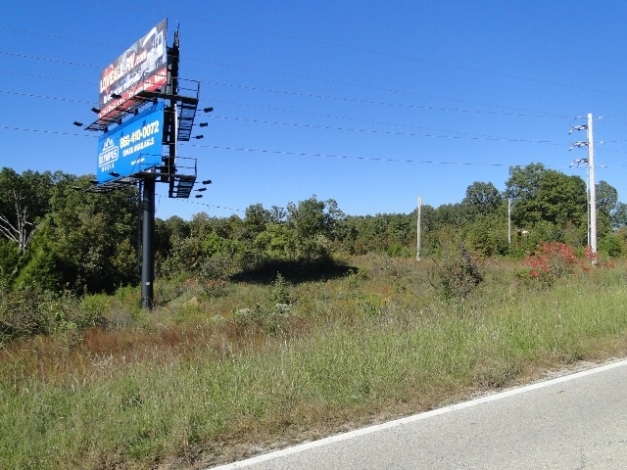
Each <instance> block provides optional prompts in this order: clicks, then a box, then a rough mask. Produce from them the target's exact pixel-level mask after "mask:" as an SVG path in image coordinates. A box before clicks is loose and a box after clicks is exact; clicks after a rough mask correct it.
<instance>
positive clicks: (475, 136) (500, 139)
mask: <svg viewBox="0 0 627 470" xmlns="http://www.w3.org/2000/svg"><path fill="white" fill-rule="evenodd" d="M0 93H5V94H11V95H16V96H23V97H28V98H38V99H51V100H59V101H69V102H76V103H86V104H91V103H92V102H91V101H86V100H78V99H73V98H63V97H58V96H50V95H38V94H34V93H24V92H17V91H9V90H2V89H0ZM211 118H212V119H221V120H232V121H239V122H252V123H261V124H270V125H281V126H290V127H302V128H308V129H322V130H337V131H343V132H358V133H370V134H385V135H392V136H407V137H427V138H440V139H453V140H480V141H492V142H522V143H534V144H544V145H554V146H564V145H565V144H563V143H559V142H553V141H548V140H528V139H518V138H511V137H496V136H487V135H482V134H469V133H460V134H462V135H458V136H455V135H436V134H418V133H410V132H398V131H384V130H378V129H355V128H347V127H333V126H322V125H315V124H303V123H289V122H279V121H269V120H262V119H250V118H240V117H227V116H216V115H212V116H211ZM413 127H414V128H418V129H425V130H435V131H439V132H453V133H455V132H456V131H445V130H441V129H431V128H424V127H420V126H413Z"/></svg>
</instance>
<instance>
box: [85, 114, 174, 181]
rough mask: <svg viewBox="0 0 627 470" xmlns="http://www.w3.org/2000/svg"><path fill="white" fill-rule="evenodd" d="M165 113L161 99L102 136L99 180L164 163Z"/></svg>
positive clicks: (127, 174) (99, 143)
mask: <svg viewBox="0 0 627 470" xmlns="http://www.w3.org/2000/svg"><path fill="white" fill-rule="evenodd" d="M163 114H164V104H163V103H158V104H157V105H155V106H153V107H151V108H150V109H148V110H146V111H144V112H142V113H140V114H138V115H137V116H135V117H133V118H132V119H129V120H128V121H126V122H124V123H123V124H120V125H119V126H118V127H116V128H115V129H113V130H112V131H110V132H107V133H106V134H104V135H103V136H102V137H101V138H100V139H99V140H98V170H97V175H96V177H97V180H98V183H100V184H101V183H106V182H108V181H111V180H113V179H115V178H120V177H127V176H133V175H136V174H138V173H141V172H144V171H147V170H149V169H151V168H153V167H155V166H157V165H160V164H161V144H162V142H163V120H164V118H163ZM113 175H115V176H113Z"/></svg>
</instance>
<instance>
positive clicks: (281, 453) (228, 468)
mask: <svg viewBox="0 0 627 470" xmlns="http://www.w3.org/2000/svg"><path fill="white" fill-rule="evenodd" d="M625 366H627V360H621V361H616V362H611V363H609V364H605V365H602V366H599V367H594V368H592V369H587V370H584V371H581V372H575V373H573V374H568V375H563V376H561V377H557V378H555V379H550V380H545V381H542V382H535V383H532V384H530V385H525V386H522V387H520V388H513V389H510V390H506V391H504V392H500V393H495V394H492V395H486V396H483V397H481V398H476V399H473V400H469V401H465V402H461V403H455V404H453V405H448V406H445V407H443V408H438V409H436V410H431V411H425V412H424V413H419V414H416V415H412V416H406V417H405V418H400V419H396V420H394V421H389V422H387V423H383V424H376V425H373V426H368V427H366V428H362V429H357V430H355V431H350V432H347V433H343V434H337V435H335V436H330V437H326V438H324V439H320V440H318V441H312V442H306V443H304V444H299V445H296V446H293V447H288V448H286V449H281V450H278V451H275V452H270V453H267V454H261V455H258V456H256V457H251V458H250V459H246V460H240V461H238V462H233V463H229V464H226V465H222V466H219V467H208V468H206V469H205V470H236V469H238V468H243V467H246V466H248V465H254V464H258V463H262V462H266V461H268V460H274V459H277V458H280V457H285V456H287V455H292V454H297V453H299V452H303V451H306V450H309V449H315V448H317V447H322V446H325V445H328V444H332V443H335V442H341V441H346V440H349V439H353V438H355V437H359V436H365V435H367V434H372V433H375V432H378V431H383V430H385V429H391V428H395V427H397V426H402V425H404V424H409V423H414V422H416V421H421V420H424V419H429V418H432V417H433V416H438V415H441V414H445V413H450V412H451V411H456V410H462V409H464V408H470V407H472V406H477V405H481V404H483V403H489V402H492V401H496V400H501V399H503V398H508V397H511V396H514V395H520V394H522V393H526V392H531V391H532V390H538V389H541V388H545V387H550V386H552V385H556V384H560V383H563V382H568V381H570V380H576V379H579V378H581V377H586V376H588V375H593V374H597V373H600V372H604V371H607V370H610V369H614V368H616V367H625Z"/></svg>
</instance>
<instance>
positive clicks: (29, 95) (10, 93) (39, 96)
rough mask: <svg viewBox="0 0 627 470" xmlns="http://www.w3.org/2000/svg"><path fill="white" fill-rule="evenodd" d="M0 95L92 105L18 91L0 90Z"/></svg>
mask: <svg viewBox="0 0 627 470" xmlns="http://www.w3.org/2000/svg"><path fill="white" fill-rule="evenodd" d="M0 93H5V94H7V95H15V96H24V97H27V98H40V99H47V100H57V101H71V102H73V103H87V104H91V103H92V102H91V101H85V100H78V99H74V98H61V97H59V96H48V95H36V94H34V93H22V92H19V91H9V90H0Z"/></svg>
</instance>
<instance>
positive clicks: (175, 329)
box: [0, 255, 627, 470]
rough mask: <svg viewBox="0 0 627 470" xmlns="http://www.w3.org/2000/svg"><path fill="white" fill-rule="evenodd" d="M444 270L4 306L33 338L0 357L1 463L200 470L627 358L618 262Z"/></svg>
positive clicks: (354, 261)
mask: <svg viewBox="0 0 627 470" xmlns="http://www.w3.org/2000/svg"><path fill="white" fill-rule="evenodd" d="M451 263H452V264H450V263H449V264H446V263H444V262H441V263H440V264H434V263H433V262H432V261H420V262H417V261H415V260H412V259H403V258H388V257H385V256H374V255H368V256H363V257H353V258H347V259H343V260H340V265H341V267H342V269H341V270H335V271H334V274H333V275H330V276H328V277H326V278H325V277H320V276H315V275H313V274H314V273H312V275H311V276H307V275H306V273H305V275H301V276H298V277H293V276H289V275H277V276H276V277H273V279H272V280H270V281H268V282H262V280H256V281H253V280H238V281H236V280H233V279H231V280H221V281H216V280H212V281H200V280H179V281H168V282H160V283H158V284H157V285H156V291H155V292H156V301H157V307H156V308H155V310H154V311H153V312H151V313H146V312H142V311H141V310H140V309H139V308H138V304H139V299H138V295H139V294H138V289H135V288H124V289H120V290H119V291H118V292H117V294H116V295H114V296H104V295H100V296H89V297H86V298H84V299H74V298H69V297H63V298H47V297H39V298H36V299H34V300H33V299H30V302H31V303H29V299H25V298H22V299H21V300H20V302H21V303H18V301H17V300H16V299H15V298H8V297H7V296H5V295H3V296H2V297H0V302H1V305H0V306H1V307H2V308H3V310H2V311H3V312H5V317H6V315H7V313H6V312H8V311H9V307H10V308H11V309H13V310H12V312H13V313H12V315H13V316H14V318H17V317H19V316H20V315H21V317H20V318H22V317H23V318H24V320H23V321H24V322H27V320H28V319H29V318H30V320H28V321H31V322H34V323H33V324H35V323H36V324H37V325H38V329H37V332H38V333H39V334H36V335H31V336H23V337H18V338H16V339H13V340H12V341H5V343H4V346H3V347H2V348H0V468H3V469H7V470H18V469H20V470H23V469H37V470H41V469H74V468H80V469H94V470H95V469H102V470H105V469H114V468H115V469H149V468H150V469H200V468H206V467H209V466H212V465H217V464H219V463H223V462H227V461H232V460H236V459H240V458H243V457H247V456H251V455H254V454H255V453H259V452H264V451H268V450H271V449H275V448H278V447H281V446H286V445H289V444H292V443H296V442H302V441H304V440H311V439H316V438H320V437H323V436H327V435H330V434H333V433H337V432H341V431H345V430H349V429H354V428H357V427H360V426H364V425H368V424H371V423H376V422H381V421H383V420H387V419H391V418H396V417H399V416H403V415H407V414H410V413H416V412H419V411H424V410H428V409H432V408H435V407H439V406H441V405H444V404H447V403H451V402H455V401H458V400H461V399H464V398H467V397H469V396H472V395H475V394H477V393H483V392H485V391H490V390H495V389H499V388H503V387H506V386H511V385H514V384H517V383H522V382H526V381H529V380H533V379H537V378H541V377H543V375H544V374H545V373H546V372H547V371H550V370H555V369H560V368H563V367H565V366H570V365H574V364H576V363H578V362H579V361H583V360H586V361H602V360H605V359H607V358H611V357H623V356H625V355H627V314H626V313H625V307H624V306H625V304H626V303H627V289H626V287H627V269H626V268H627V265H626V264H625V262H619V263H618V264H617V265H609V264H604V263H599V265H597V266H595V267H593V268H589V267H588V266H587V265H586V262H585V261H582V262H577V263H575V264H574V265H569V266H561V268H560V267H559V266H558V268H560V269H552V270H550V271H549V270H546V271H542V272H540V273H538V272H536V271H534V269H537V268H538V264H537V263H536V264H535V265H534V264H532V265H525V264H523V262H522V261H511V260H499V261H494V260H491V261H490V260H488V261H482V262H476V263H475V262H473V263H472V266H471V267H472V269H470V270H468V269H467V268H468V266H466V265H464V260H463V259H453V260H452V261H451ZM458 268H460V269H458ZM566 268H567V269H566ZM473 270H474V271H473ZM455 273H457V274H459V273H461V274H459V275H456V274H455ZM301 274H302V273H301ZM292 281H293V282H292ZM29 309H31V310H33V311H34V310H36V311H37V313H36V316H37V319H34V317H35V314H34V313H32V312H30V310H29ZM29 315H30V317H29ZM42 318H43V319H44V320H43V321H42ZM35 320H37V321H35ZM42 325H43V326H42Z"/></svg>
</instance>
